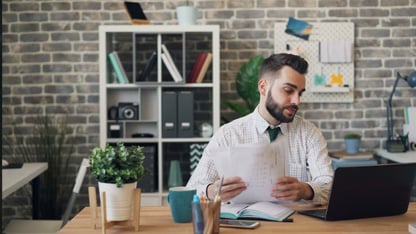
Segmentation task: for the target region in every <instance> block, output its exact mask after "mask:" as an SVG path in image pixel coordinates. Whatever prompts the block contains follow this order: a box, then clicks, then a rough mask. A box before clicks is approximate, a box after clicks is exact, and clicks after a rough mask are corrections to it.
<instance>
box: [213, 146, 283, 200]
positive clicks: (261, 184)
mask: <svg viewBox="0 0 416 234" xmlns="http://www.w3.org/2000/svg"><path fill="white" fill-rule="evenodd" d="M285 146H287V144H280V143H279V144H261V145H259V144H245V145H238V146H233V147H230V148H227V149H219V150H218V151H216V152H215V154H212V155H213V156H212V159H213V161H214V164H215V166H216V168H217V171H218V173H219V175H220V176H222V175H224V177H225V178H227V177H232V176H240V177H241V178H242V179H243V181H244V182H245V183H246V184H247V190H245V191H244V192H242V193H241V194H239V195H238V196H236V197H235V198H233V199H232V200H231V202H234V203H252V202H258V201H277V199H275V198H273V197H272V196H271V192H272V187H273V186H274V181H275V180H276V179H277V178H279V177H282V176H284V175H285V152H286V151H285Z"/></svg>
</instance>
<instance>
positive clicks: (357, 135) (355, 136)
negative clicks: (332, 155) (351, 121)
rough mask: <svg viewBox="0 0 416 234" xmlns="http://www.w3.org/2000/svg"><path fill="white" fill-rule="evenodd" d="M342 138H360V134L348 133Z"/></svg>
mask: <svg viewBox="0 0 416 234" xmlns="http://www.w3.org/2000/svg"><path fill="white" fill-rule="evenodd" d="M344 139H361V135H360V134H357V133H349V134H345V135H344Z"/></svg>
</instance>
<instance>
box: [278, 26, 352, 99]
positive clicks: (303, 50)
mask: <svg viewBox="0 0 416 234" xmlns="http://www.w3.org/2000/svg"><path fill="white" fill-rule="evenodd" d="M311 25H312V32H311V34H310V36H309V39H308V40H304V39H301V38H298V37H295V36H293V35H291V34H288V33H286V32H285V30H286V26H287V24H286V23H276V24H275V37H274V38H275V42H274V51H275V53H282V52H291V53H296V54H299V55H300V56H302V57H303V58H305V59H306V61H308V63H309V68H308V73H307V74H306V91H305V92H304V94H302V98H301V100H302V102H305V103H306V102H307V103H318V102H320V103H352V102H353V101H354V61H353V57H354V56H353V52H352V51H353V43H354V24H353V23H350V22H349V23H348V22H347V23H311ZM330 43H334V45H336V46H337V47H336V48H335V49H336V51H338V53H345V54H348V53H349V54H348V56H349V58H350V60H346V61H341V62H337V61H335V62H334V60H332V61H329V62H328V61H327V60H325V59H326V57H331V56H332V55H333V53H334V50H332V49H331V48H332V47H328V45H329V44H330ZM331 45H332V44H331ZM343 45H346V46H345V47H344V48H342V46H343ZM349 46H350V47H349ZM322 47H324V48H322ZM339 51H341V52H339ZM344 51H345V52H344ZM324 53H325V54H324ZM335 53H336V52H335ZM335 57H336V56H335ZM335 60H336V59H335Z"/></svg>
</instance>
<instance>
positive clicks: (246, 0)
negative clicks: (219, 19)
mask: <svg viewBox="0 0 416 234" xmlns="http://www.w3.org/2000/svg"><path fill="white" fill-rule="evenodd" d="M254 6H255V4H254V1H253V0H240V1H227V8H230V9H232V8H254Z"/></svg>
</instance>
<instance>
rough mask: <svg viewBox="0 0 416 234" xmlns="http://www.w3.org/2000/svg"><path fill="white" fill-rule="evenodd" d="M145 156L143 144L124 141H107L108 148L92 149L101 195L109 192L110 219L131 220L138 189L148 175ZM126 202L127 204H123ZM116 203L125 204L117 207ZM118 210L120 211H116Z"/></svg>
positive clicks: (92, 167)
mask: <svg viewBox="0 0 416 234" xmlns="http://www.w3.org/2000/svg"><path fill="white" fill-rule="evenodd" d="M144 158H145V156H144V153H143V148H142V147H140V146H131V147H126V146H124V144H123V143H120V142H119V143H117V144H116V146H111V145H108V144H107V145H106V146H105V147H104V149H101V148H99V147H96V148H94V149H93V150H92V154H91V157H90V172H91V174H92V175H93V176H94V177H95V178H96V179H97V181H98V188H99V191H100V194H101V193H102V192H105V193H106V197H107V202H106V206H107V220H109V221H123V220H128V219H129V217H130V213H131V210H130V209H131V204H132V197H133V192H134V189H136V185H137V181H138V180H139V179H140V177H142V176H143V175H144V174H145V168H144V166H143V161H144ZM124 201H125V202H126V203H125V204H123V205H121V204H120V203H121V202H124ZM116 203H118V204H119V205H121V206H122V207H121V208H118V207H117V208H116V207H114V205H115V204H116ZM113 204H114V205H113ZM115 209H117V211H116V212H113V210H115ZM121 210H124V211H125V212H121Z"/></svg>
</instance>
